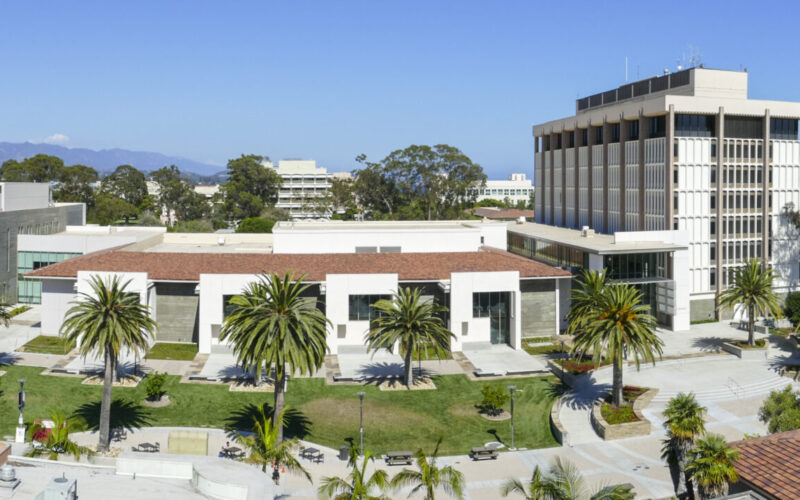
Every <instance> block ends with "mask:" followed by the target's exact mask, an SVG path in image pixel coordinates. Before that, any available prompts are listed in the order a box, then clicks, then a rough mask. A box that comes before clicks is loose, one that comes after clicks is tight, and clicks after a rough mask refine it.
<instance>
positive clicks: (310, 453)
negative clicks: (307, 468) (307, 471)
mask: <svg viewBox="0 0 800 500" xmlns="http://www.w3.org/2000/svg"><path fill="white" fill-rule="evenodd" d="M300 456H301V457H303V458H307V459H308V460H311V461H312V462H317V463H319V462H324V461H325V454H324V453H322V452H321V451H319V450H318V449H316V448H303V449H302V450H300Z"/></svg>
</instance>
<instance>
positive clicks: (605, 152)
mask: <svg viewBox="0 0 800 500" xmlns="http://www.w3.org/2000/svg"><path fill="white" fill-rule="evenodd" d="M602 127H603V233H605V234H608V128H609V127H608V122H607V121H606V118H605V117H603V125H602Z"/></svg>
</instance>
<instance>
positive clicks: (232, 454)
mask: <svg viewBox="0 0 800 500" xmlns="http://www.w3.org/2000/svg"><path fill="white" fill-rule="evenodd" d="M222 456H223V457H225V458H244V450H243V449H241V448H239V447H236V446H229V447H227V448H226V447H224V446H223V447H222Z"/></svg>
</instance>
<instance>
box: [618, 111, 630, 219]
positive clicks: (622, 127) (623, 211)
mask: <svg viewBox="0 0 800 500" xmlns="http://www.w3.org/2000/svg"><path fill="white" fill-rule="evenodd" d="M627 134H628V124H627V123H626V122H625V115H624V114H623V113H620V114H619V227H620V230H621V231H627V230H628V227H627V226H626V224H627V222H626V219H627V217H626V216H627V208H628V207H627V204H626V203H625V192H626V190H627V186H626V185H625V161H626V160H625V139H626V138H627Z"/></svg>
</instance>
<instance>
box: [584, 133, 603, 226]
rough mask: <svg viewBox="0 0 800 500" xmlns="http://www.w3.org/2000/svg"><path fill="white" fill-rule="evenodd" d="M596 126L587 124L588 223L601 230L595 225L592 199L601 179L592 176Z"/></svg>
mask: <svg viewBox="0 0 800 500" xmlns="http://www.w3.org/2000/svg"><path fill="white" fill-rule="evenodd" d="M594 134H595V131H594V127H592V124H591V123H588V124H586V162H587V164H588V166H589V175H588V177H587V182H588V183H589V196H588V198H587V201H586V202H587V203H588V204H589V206H588V207H586V208H588V214H589V216H588V219H589V220H588V222H587V225H588V226H589V227H591V228H592V229H594V230H596V231H600V229H599V228H596V227H594V203H593V201H592V198H593V195H594V183H595V182H597V181H599V179H594V178H593V177H592V176H593V174H592V171H593V170H594V169H593V168H592V146H594Z"/></svg>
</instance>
